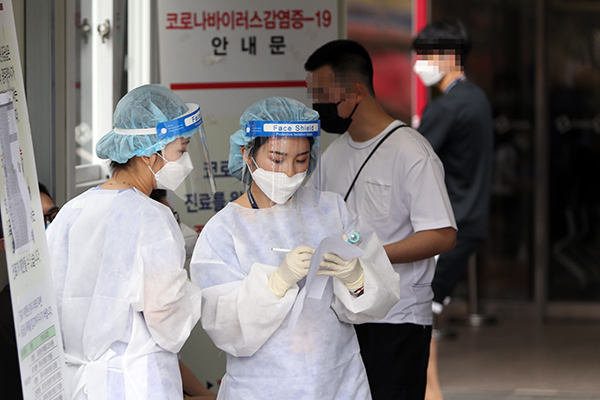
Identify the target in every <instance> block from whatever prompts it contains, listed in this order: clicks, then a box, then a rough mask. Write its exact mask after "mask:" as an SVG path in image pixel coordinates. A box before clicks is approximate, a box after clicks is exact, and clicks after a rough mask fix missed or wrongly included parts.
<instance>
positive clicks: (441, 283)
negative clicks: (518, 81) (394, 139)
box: [413, 20, 493, 399]
mask: <svg viewBox="0 0 600 400" xmlns="http://www.w3.org/2000/svg"><path fill="white" fill-rule="evenodd" d="M470 43H471V42H470V38H469V34H468V33H467V31H466V29H465V27H464V25H463V24H462V23H461V22H460V21H458V20H443V21H438V22H434V23H432V24H430V25H428V26H426V27H425V28H424V29H423V30H422V31H421V32H420V33H419V34H418V35H417V37H416V38H415V40H414V42H413V48H414V49H415V51H416V53H417V61H416V63H415V67H414V70H415V72H416V73H417V74H418V75H419V77H420V78H421V80H422V81H423V83H424V84H425V85H426V86H435V87H437V88H438V89H439V90H440V91H441V92H442V95H441V96H439V97H438V98H437V99H436V100H434V101H432V102H431V103H430V104H429V105H428V106H427V108H425V111H424V112H423V117H422V120H421V123H420V125H419V127H418V130H419V132H421V133H422V134H423V136H425V138H426V139H427V140H428V141H429V142H430V143H431V145H432V147H433V149H434V150H435V152H436V153H437V154H438V156H439V157H440V159H441V160H442V163H443V164H444V172H445V178H444V181H445V183H446V187H447V189H448V196H449V197H450V203H451V204H452V209H453V211H454V215H455V217H456V223H457V225H458V232H457V235H456V247H455V248H454V249H453V250H450V251H448V252H446V253H443V254H441V255H440V257H439V260H438V262H437V266H436V270H435V275H434V278H433V282H432V288H433V292H434V297H433V312H434V313H436V314H439V313H441V311H442V309H443V307H444V305H445V304H447V303H448V302H449V300H450V295H451V294H452V291H453V290H454V288H455V286H456V285H457V283H458V282H459V281H460V279H461V278H462V276H463V274H464V271H465V269H466V267H467V263H468V259H469V256H470V255H471V254H473V253H474V252H475V251H476V249H477V247H478V246H479V243H480V242H481V240H482V239H483V238H484V237H485V236H486V234H487V226H488V214H489V202H490V191H491V183H492V164H493V126H492V111H491V106H490V103H489V101H488V99H487V97H486V95H485V93H484V92H483V90H481V89H480V88H479V87H477V85H475V84H474V83H473V82H471V81H470V80H469V79H467V76H466V75H465V70H464V66H465V59H466V56H467V54H468V52H469V48H470ZM434 346H435V341H432V349H431V354H432V355H433V354H435V352H436V349H434ZM430 366H431V368H435V367H436V362H435V359H432V358H430ZM428 379H429V377H428ZM434 380H435V381H437V373H436V374H435V377H434ZM429 386H430V382H429V381H428V395H427V396H426V398H427V399H441V398H442V396H441V391H439V387H438V389H437V390H436V392H437V394H436V395H433V394H432V393H431V391H430V389H431V388H430V387H429Z"/></svg>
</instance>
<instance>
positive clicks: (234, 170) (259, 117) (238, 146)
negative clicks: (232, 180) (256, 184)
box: [229, 97, 319, 185]
mask: <svg viewBox="0 0 600 400" xmlns="http://www.w3.org/2000/svg"><path fill="white" fill-rule="evenodd" d="M318 119H319V113H318V112H316V111H315V110H312V109H310V108H308V107H306V106H305V105H304V104H303V103H301V102H299V101H298V100H294V99H290V98H287V97H269V98H266V99H262V100H260V101H257V102H256V103H254V104H253V105H251V106H250V107H248V109H247V110H246V111H245V112H244V114H242V116H241V117H240V127H241V128H242V129H240V130H238V131H237V132H235V133H234V134H233V135H231V137H230V138H229V145H230V147H229V173H230V174H231V175H232V176H234V177H236V178H237V179H239V180H240V181H242V182H244V183H245V184H247V185H249V184H250V183H251V179H252V178H251V177H250V174H244V173H243V172H244V168H245V164H246V163H245V161H244V159H243V158H242V146H245V145H247V144H248V143H250V142H251V141H252V140H254V139H255V137H253V136H246V133H245V130H246V123H247V122H248V121H317V120H318ZM318 156H319V153H318V144H317V141H316V140H315V144H314V145H313V148H312V149H311V151H310V161H309V164H308V172H307V174H308V175H310V174H311V173H312V172H313V171H314V169H315V166H316V165H317V158H318Z"/></svg>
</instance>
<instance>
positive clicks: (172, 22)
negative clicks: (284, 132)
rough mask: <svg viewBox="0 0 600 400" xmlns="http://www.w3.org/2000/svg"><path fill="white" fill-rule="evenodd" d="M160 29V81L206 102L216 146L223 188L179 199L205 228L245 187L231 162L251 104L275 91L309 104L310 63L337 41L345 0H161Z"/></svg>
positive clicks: (186, 215) (214, 159) (186, 216)
mask: <svg viewBox="0 0 600 400" xmlns="http://www.w3.org/2000/svg"><path fill="white" fill-rule="evenodd" d="M158 29H159V35H158V36H159V55H160V77H161V78H160V79H161V83H162V84H164V85H165V86H167V87H169V88H171V89H172V90H174V91H175V92H176V93H177V94H178V95H179V96H180V97H181V98H182V99H183V100H184V101H191V102H196V103H198V104H200V108H201V112H202V117H203V121H204V128H205V131H206V136H207V140H208V144H209V148H210V154H211V164H212V165H211V168H212V170H213V173H214V175H215V178H216V183H217V193H216V194H215V196H213V197H211V196H210V193H186V195H185V197H186V199H185V200H182V201H179V200H178V199H177V201H175V208H176V209H177V210H178V211H179V213H180V214H181V215H182V217H183V218H182V220H183V222H185V223H187V224H188V225H191V226H194V227H195V228H196V230H200V229H201V228H202V226H203V225H204V224H205V223H206V221H208V219H209V218H210V217H211V216H213V215H214V214H215V213H216V212H217V211H219V210H220V209H222V208H223V207H224V206H225V205H226V204H227V202H229V201H233V200H235V199H236V198H237V197H239V196H240V195H241V194H242V193H243V191H244V186H243V185H242V184H241V183H239V181H237V179H235V178H232V177H231V176H230V175H229V172H228V169H227V160H228V156H229V136H230V135H231V134H233V133H234V132H235V131H236V130H238V129H240V126H239V118H240V116H241V115H242V113H243V112H244V111H245V110H246V108H248V107H249V106H251V105H252V104H253V103H255V102H256V101H258V100H260V99H263V98H266V97H271V96H285V97H291V98H294V99H296V100H299V101H302V102H304V103H305V104H307V105H309V106H310V101H309V98H308V94H307V91H306V83H305V80H306V72H305V70H304V63H305V62H306V60H307V59H308V57H309V56H310V55H311V54H312V53H313V52H314V51H315V50H316V49H317V48H319V47H320V46H322V45H323V44H325V43H327V42H329V41H331V40H335V39H338V0H318V1H317V0H303V1H297V0H254V1H243V0H220V1H199V0H159V1H158ZM195 167H196V168H199V167H201V166H195ZM201 168H206V167H205V166H202V167H201Z"/></svg>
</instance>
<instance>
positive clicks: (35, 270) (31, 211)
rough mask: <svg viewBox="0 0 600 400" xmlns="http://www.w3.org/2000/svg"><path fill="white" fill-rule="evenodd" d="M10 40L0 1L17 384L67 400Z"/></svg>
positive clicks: (5, 213) (1, 183) (2, 191)
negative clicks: (18, 371)
mask: <svg viewBox="0 0 600 400" xmlns="http://www.w3.org/2000/svg"><path fill="white" fill-rule="evenodd" d="M16 38H17V35H16V30H15V24H14V18H13V11H12V4H11V2H10V1H2V2H0V156H1V160H2V172H1V173H0V202H1V207H2V227H3V231H4V238H5V244H6V261H7V262H6V264H7V266H8V278H9V283H10V290H11V300H12V310H13V315H14V323H15V332H16V338H17V350H18V358H19V363H20V371H21V383H22V387H23V396H24V399H26V400H33V399H69V398H70V397H69V395H68V388H67V387H66V385H65V383H64V381H63V376H64V370H65V364H64V355H63V347H62V337H61V332H60V328H59V326H58V314H57V309H56V301H55V297H54V289H53V287H52V277H51V275H50V270H49V267H50V266H49V262H48V251H47V244H46V233H45V227H44V218H43V214H42V205H41V201H40V194H39V188H38V180H37V174H36V169H35V159H34V154H33V145H32V142H31V132H30V130H29V116H28V113H27V105H26V103H25V90H24V87H23V76H22V72H21V71H22V70H21V64H20V58H19V49H18V47H17V40H16ZM0 362H8V360H0ZM0 390H2V389H1V388H0Z"/></svg>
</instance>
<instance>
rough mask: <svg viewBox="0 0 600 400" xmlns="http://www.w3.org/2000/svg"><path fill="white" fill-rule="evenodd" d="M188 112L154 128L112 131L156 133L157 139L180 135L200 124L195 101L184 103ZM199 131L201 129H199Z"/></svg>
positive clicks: (200, 117) (125, 133) (200, 119)
mask: <svg viewBox="0 0 600 400" xmlns="http://www.w3.org/2000/svg"><path fill="white" fill-rule="evenodd" d="M185 105H186V106H187V107H188V112H187V113H185V114H183V115H182V116H181V117H179V118H175V119H173V120H171V121H165V122H161V123H159V124H158V125H156V128H144V129H121V128H114V129H113V130H114V132H115V133H118V134H120V135H158V140H164V139H169V138H173V137H175V138H176V137H180V136H182V135H183V134H185V133H187V132H190V131H192V130H194V129H198V128H199V127H200V126H201V125H202V115H201V114H200V106H199V105H198V104H196V103H185ZM199 130H200V131H201V132H202V131H203V130H202V129H199Z"/></svg>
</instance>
